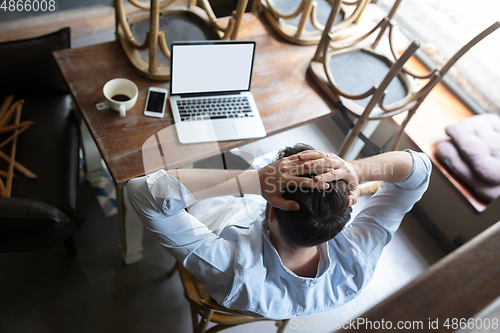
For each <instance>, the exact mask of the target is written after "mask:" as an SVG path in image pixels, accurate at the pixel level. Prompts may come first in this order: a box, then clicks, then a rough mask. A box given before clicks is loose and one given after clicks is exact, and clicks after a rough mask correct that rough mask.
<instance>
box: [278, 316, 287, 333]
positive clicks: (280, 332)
mask: <svg viewBox="0 0 500 333" xmlns="http://www.w3.org/2000/svg"><path fill="white" fill-rule="evenodd" d="M289 321H290V319H283V320H277V321H276V326H278V331H277V333H283V332H284V331H285V328H286V325H288V322H289Z"/></svg>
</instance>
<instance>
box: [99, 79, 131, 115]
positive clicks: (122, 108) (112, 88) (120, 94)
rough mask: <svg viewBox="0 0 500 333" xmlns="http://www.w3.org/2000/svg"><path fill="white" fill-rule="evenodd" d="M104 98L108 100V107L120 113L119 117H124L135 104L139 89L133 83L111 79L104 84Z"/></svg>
mask: <svg viewBox="0 0 500 333" xmlns="http://www.w3.org/2000/svg"><path fill="white" fill-rule="evenodd" d="M102 92H103V93H104V97H106V99H107V100H108V104H109V106H110V107H111V108H112V109H113V110H116V111H119V112H120V116H122V117H125V115H126V112H127V111H128V110H130V109H131V108H132V107H133V106H134V105H135V102H137V96H138V95H139V89H138V88H137V86H136V85H135V83H134V82H132V81H130V80H128V79H113V80H111V81H108V82H106V84H105V85H104V87H103V88H102Z"/></svg>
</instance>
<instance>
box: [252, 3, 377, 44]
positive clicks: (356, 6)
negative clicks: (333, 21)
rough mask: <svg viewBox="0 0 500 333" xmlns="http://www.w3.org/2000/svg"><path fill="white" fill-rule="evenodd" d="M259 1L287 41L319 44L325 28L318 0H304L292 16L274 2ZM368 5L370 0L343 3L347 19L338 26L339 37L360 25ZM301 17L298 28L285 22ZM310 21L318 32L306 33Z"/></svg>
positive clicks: (267, 16)
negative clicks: (318, 14) (350, 28)
mask: <svg viewBox="0 0 500 333" xmlns="http://www.w3.org/2000/svg"><path fill="white" fill-rule="evenodd" d="M259 1H260V7H261V8H262V10H263V11H264V15H265V16H266V19H267V20H268V21H269V22H270V23H271V26H272V27H273V28H274V29H275V30H276V31H277V32H278V33H279V34H280V35H281V36H282V37H283V38H285V39H286V40H287V41H289V42H291V43H293V44H299V45H311V44H317V43H318V42H319V41H320V39H321V35H322V33H323V30H324V29H325V26H324V25H322V24H321V23H319V22H318V19H317V7H318V3H317V1H316V0H302V2H301V3H300V4H299V6H298V7H297V9H296V10H295V12H293V13H292V14H283V13H281V12H279V11H278V10H276V9H275V5H274V3H273V0H259ZM255 2H256V3H257V2H258V1H257V0H255ZM368 3H369V0H354V1H347V0H343V1H342V11H343V12H344V13H345V14H346V17H345V18H344V20H343V21H342V22H341V23H339V24H338V25H337V29H336V31H337V35H338V36H340V34H339V33H340V32H342V31H343V30H346V29H347V28H349V27H351V26H353V25H354V24H356V23H358V21H359V19H360V16H361V14H362V13H363V11H364V9H365V7H366V6H367V4H368ZM299 15H300V22H299V25H298V26H297V27H295V26H293V25H291V24H289V23H287V22H285V20H291V19H294V18H296V17H297V16H299ZM308 19H310V20H311V25H312V26H313V27H314V29H316V31H306V30H305V29H304V28H305V26H306V22H307V20H308ZM344 32H345V31H344ZM337 35H335V36H332V37H333V38H334V39H336V37H338V36H337ZM343 35H344V34H342V36H343Z"/></svg>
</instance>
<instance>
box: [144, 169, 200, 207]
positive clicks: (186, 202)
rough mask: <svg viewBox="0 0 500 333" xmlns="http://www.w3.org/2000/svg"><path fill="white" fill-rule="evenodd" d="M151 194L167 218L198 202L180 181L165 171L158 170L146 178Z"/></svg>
mask: <svg viewBox="0 0 500 333" xmlns="http://www.w3.org/2000/svg"><path fill="white" fill-rule="evenodd" d="M146 183H147V185H148V189H149V192H150V193H151V195H152V196H153V198H154V199H155V201H156V202H158V203H159V202H161V208H162V210H163V212H164V213H165V214H166V215H167V216H171V215H175V214H177V213H179V212H180V211H181V210H183V209H184V208H186V207H187V206H190V205H192V204H193V203H195V202H196V199H195V197H194V196H193V195H192V194H191V192H189V190H188V189H187V188H186V187H185V186H184V185H182V183H181V182H180V181H178V180H177V179H175V178H174V177H172V176H171V175H169V174H168V173H167V172H166V171H165V170H163V169H162V170H158V171H156V172H155V173H152V174H149V175H147V176H146Z"/></svg>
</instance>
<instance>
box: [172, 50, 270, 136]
mask: <svg viewBox="0 0 500 333" xmlns="http://www.w3.org/2000/svg"><path fill="white" fill-rule="evenodd" d="M254 55H255V42H253V41H248V42H247V41H203V42H175V43H172V51H171V65H170V106H171V109H172V114H173V116H174V121H175V124H176V129H177V135H178V137H179V141H180V142H181V143H196V142H208V141H227V140H241V139H250V138H261V137H264V136H266V131H265V129H264V125H263V123H262V120H261V118H260V115H259V111H258V110H257V106H256V104H255V101H254V99H253V96H252V94H251V93H250V82H251V78H252V67H253V59H254Z"/></svg>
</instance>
